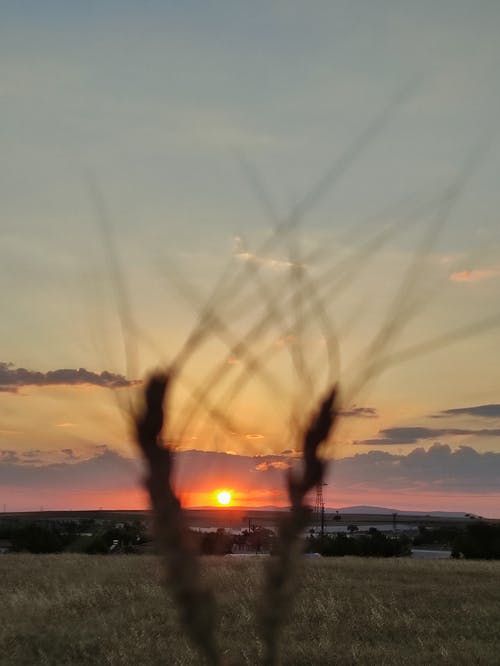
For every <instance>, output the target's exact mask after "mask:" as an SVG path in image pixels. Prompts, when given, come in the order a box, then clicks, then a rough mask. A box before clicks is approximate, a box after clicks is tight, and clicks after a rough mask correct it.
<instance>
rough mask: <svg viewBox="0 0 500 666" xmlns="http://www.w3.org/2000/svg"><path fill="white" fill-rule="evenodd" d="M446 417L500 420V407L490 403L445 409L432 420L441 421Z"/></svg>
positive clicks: (433, 416) (434, 415)
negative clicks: (474, 417)
mask: <svg viewBox="0 0 500 666" xmlns="http://www.w3.org/2000/svg"><path fill="white" fill-rule="evenodd" d="M445 416H478V417H481V418H485V419H498V418H500V405H499V404H497V403H490V404H487V405H474V406H472V407H455V408H453V409H444V410H443V411H441V412H439V413H438V414H433V415H432V418H435V419H439V418H443V417H445Z"/></svg>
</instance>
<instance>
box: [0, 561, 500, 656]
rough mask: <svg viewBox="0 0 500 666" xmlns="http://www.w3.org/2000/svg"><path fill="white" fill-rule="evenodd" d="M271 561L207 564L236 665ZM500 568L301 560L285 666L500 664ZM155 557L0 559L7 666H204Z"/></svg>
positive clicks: (253, 631)
mask: <svg viewBox="0 0 500 666" xmlns="http://www.w3.org/2000/svg"><path fill="white" fill-rule="evenodd" d="M262 566H263V559H259V560H257V561H256V560H253V559H252V560H251V561H250V560H248V559H245V560H234V559H229V558H207V559H206V560H205V562H204V572H205V575H206V576H207V578H208V579H209V580H210V581H211V582H212V583H213V585H214V586H215V587H216V588H217V595H218V600H219V605H220V618H219V626H220V632H219V635H220V643H221V646H222V648H223V650H224V652H225V655H226V660H227V663H228V664H235V665H236V664H237V665H240V664H252V665H257V664H258V663H259V661H260V660H259V657H260V652H261V650H260V641H259V637H258V629H257V627H256V624H255V622H254V617H255V613H256V609H257V608H258V592H259V585H260V580H261V569H262ZM499 577H500V562H472V561H412V560H409V559H387V560H379V559H354V558H345V559H342V558H338V559H323V560H304V563H303V575H302V578H301V589H300V592H299V593H298V596H297V598H296V603H295V607H294V609H293V611H292V613H291V618H290V622H289V625H288V628H287V630H286V633H285V635H284V639H283V641H282V648H283V649H282V656H283V663H284V664H297V665H304V666H306V665H309V664H371V665H373V664H399V665H400V664H425V665H429V664H498V663H499V654H500V632H499V627H500V586H499V585H498V581H499ZM159 579H160V572H159V567H158V563H157V560H156V558H155V557H153V556H114V557H113V556H82V555H46V556H43V555H3V556H0V580H1V581H2V585H1V591H2V594H1V603H0V646H1V648H0V663H1V664H2V665H4V664H5V665H7V664H30V665H32V664H53V665H54V666H55V665H58V666H59V665H62V664H89V665H90V664H117V665H118V664H120V665H122V664H125V665H126V664H147V665H150V664H151V665H155V664H163V665H164V664H172V665H173V664H189V665H193V666H194V665H196V664H199V663H200V661H199V658H198V656H197V654H196V653H195V652H194V651H193V650H192V649H191V646H190V645H189V643H188V642H187V641H186V640H185V638H184V636H183V632H182V631H180V630H179V625H178V622H177V614H176V611H175V609H174V607H173V605H172V603H171V602H170V600H169V598H168V595H167V594H166V593H165V591H164V590H163V589H162V588H161V587H160V585H159Z"/></svg>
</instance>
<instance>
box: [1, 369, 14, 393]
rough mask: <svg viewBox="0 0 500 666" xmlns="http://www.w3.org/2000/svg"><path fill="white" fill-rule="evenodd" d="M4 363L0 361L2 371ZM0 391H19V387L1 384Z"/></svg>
mask: <svg viewBox="0 0 500 666" xmlns="http://www.w3.org/2000/svg"><path fill="white" fill-rule="evenodd" d="M2 365H3V364H2V363H0V372H1V371H2V367H1V366H2ZM0 393H17V387H15V386H0Z"/></svg>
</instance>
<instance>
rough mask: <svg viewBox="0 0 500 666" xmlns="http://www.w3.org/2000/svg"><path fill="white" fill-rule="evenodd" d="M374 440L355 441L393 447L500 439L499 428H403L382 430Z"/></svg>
mask: <svg viewBox="0 0 500 666" xmlns="http://www.w3.org/2000/svg"><path fill="white" fill-rule="evenodd" d="M378 434H379V436H378V437H376V438H374V439H363V440H356V441H354V442H353V444H355V445H356V446H394V445H400V444H416V443H417V442H419V441H422V440H428V439H434V440H436V439H441V438H442V437H459V436H474V437H500V428H482V429H468V428H425V427H422V426H409V427H403V428H384V429H383V430H380V431H379V433H378Z"/></svg>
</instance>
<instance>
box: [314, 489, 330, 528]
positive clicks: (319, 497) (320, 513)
mask: <svg viewBox="0 0 500 666" xmlns="http://www.w3.org/2000/svg"><path fill="white" fill-rule="evenodd" d="M327 485H328V484H327V483H318V485H317V486H316V500H315V502H314V513H313V520H314V525H315V527H317V528H318V530H319V533H320V535H321V536H322V537H323V536H324V535H325V501H324V499H323V486H327Z"/></svg>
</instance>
